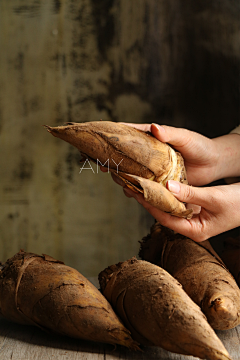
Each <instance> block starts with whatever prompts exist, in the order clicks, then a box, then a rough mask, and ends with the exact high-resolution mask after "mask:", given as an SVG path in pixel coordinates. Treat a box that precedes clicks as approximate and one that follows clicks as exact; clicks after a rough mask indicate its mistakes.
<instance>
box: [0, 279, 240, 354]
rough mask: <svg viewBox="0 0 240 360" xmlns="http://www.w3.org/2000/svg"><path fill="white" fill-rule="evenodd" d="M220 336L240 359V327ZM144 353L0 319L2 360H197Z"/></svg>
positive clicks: (149, 350)
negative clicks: (53, 333)
mask: <svg viewBox="0 0 240 360" xmlns="http://www.w3.org/2000/svg"><path fill="white" fill-rule="evenodd" d="M90 280H93V279H90ZM92 282H94V280H93V281H92ZM217 335H218V336H219V338H220V339H221V340H222V342H223V344H224V345H225V347H226V349H227V350H228V352H229V354H230V355H231V356H232V358H233V360H240V326H238V327H236V328H234V329H232V330H227V331H217ZM142 350H143V352H133V351H129V350H128V349H127V348H125V347H123V346H117V347H116V348H114V346H113V345H108V344H100V343H94V342H88V341H84V340H77V339H72V338H68V337H63V336H58V335H52V334H51V335H49V334H47V333H45V332H43V331H42V330H41V329H39V328H37V327H34V326H24V325H18V324H15V323H12V322H10V321H8V320H6V319H4V318H1V317H0V360H54V359H55V360H110V359H122V360H123V359H124V360H130V359H133V360H135V359H136V360H155V359H161V360H194V359H195V360H196V359H197V358H195V357H192V356H183V355H179V354H173V353H170V352H168V351H165V350H163V349H161V348H159V347H142Z"/></svg>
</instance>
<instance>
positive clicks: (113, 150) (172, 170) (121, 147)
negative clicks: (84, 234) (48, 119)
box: [45, 121, 192, 218]
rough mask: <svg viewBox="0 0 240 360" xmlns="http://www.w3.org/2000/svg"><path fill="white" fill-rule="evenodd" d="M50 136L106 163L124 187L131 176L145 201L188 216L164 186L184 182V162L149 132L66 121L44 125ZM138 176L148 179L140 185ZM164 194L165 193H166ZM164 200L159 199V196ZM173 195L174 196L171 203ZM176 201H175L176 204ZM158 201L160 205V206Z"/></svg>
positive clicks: (102, 123)
mask: <svg viewBox="0 0 240 360" xmlns="http://www.w3.org/2000/svg"><path fill="white" fill-rule="evenodd" d="M45 127H46V128H47V130H48V131H49V132H50V133H51V134H52V135H54V136H56V137H59V138H60V139H62V140H65V141H67V142H69V143H70V144H72V145H73V146H75V147H76V148H77V149H78V150H79V151H80V153H81V154H82V156H83V159H88V160H92V161H94V162H95V163H97V164H98V165H103V164H105V165H106V164H108V163H107V161H108V159H109V169H110V171H112V172H114V173H115V174H116V175H118V173H119V174H120V175H121V177H122V178H126V179H127V180H128V181H126V186H128V187H131V183H132V181H133V183H134V179H133V178H130V177H129V176H130V175H135V176H136V177H137V178H138V180H137V183H138V184H139V185H140V189H138V187H137V189H136V191H140V192H141V189H143V195H144V196H146V200H147V199H148V198H149V194H153V193H154V196H153V195H151V196H150V197H151V204H152V205H153V206H155V205H156V206H157V207H158V208H160V209H161V210H163V211H165V210H164V209H165V208H166V203H167V209H168V212H169V213H170V214H172V215H176V216H180V217H187V218H190V217H191V216H192V210H186V208H185V205H184V204H183V203H180V202H179V200H177V199H175V198H174V197H173V196H171V195H169V194H170V192H169V191H168V190H167V189H166V182H167V181H168V180H171V179H172V180H176V181H180V182H182V183H187V177H186V171H185V167H184V161H183V158H182V156H181V154H180V153H177V152H175V151H174V150H173V149H172V148H171V147H170V146H169V145H168V144H165V143H162V142H160V141H159V140H157V139H156V138H154V137H153V136H152V135H151V134H149V133H145V132H143V131H140V130H137V129H135V128H133V127H130V126H127V125H124V124H119V123H114V122H111V121H95V122H87V123H68V124H67V125H66V126H58V127H51V126H48V125H45ZM141 178H143V179H148V180H149V181H150V182H148V183H147V185H145V183H144V184H140V181H141V182H142V180H140V179H141ZM156 183H160V184H162V185H163V186H164V187H165V189H166V191H164V193H163V192H161V194H160V195H158V192H156V188H155V187H156ZM166 194H167V196H166ZM165 196H166V198H165V200H164V201H162V199H163V197H165ZM173 198H174V199H175V200H174V202H173ZM176 203H179V204H178V205H176ZM161 204H163V206H162V207H161Z"/></svg>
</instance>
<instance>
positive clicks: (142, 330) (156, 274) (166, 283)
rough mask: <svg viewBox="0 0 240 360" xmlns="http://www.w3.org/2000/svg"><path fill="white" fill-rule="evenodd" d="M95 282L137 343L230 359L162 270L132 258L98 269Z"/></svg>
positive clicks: (196, 310) (196, 309)
mask: <svg viewBox="0 0 240 360" xmlns="http://www.w3.org/2000/svg"><path fill="white" fill-rule="evenodd" d="M99 282H100V285H101V289H102V292H103V294H104V295H105V296H106V298H107V299H108V301H109V302H110V303H111V304H112V306H113V308H114V310H115V311H116V312H117V314H118V315H119V316H120V317H121V319H122V320H123V322H124V324H125V326H126V327H127V328H128V329H129V330H130V331H131V333H132V337H133V338H134V339H135V340H136V341H138V342H140V343H141V344H144V345H155V346H160V347H162V348H164V349H166V350H168V351H172V352H175V353H179V354H185V355H193V356H197V357H200V358H201V359H210V360H227V359H229V358H230V357H229V354H228V352H227V351H226V349H225V348H224V346H223V344H222V343H221V341H220V340H219V338H218V337H217V335H216V334H215V332H214V330H213V329H212V328H211V326H210V325H209V324H208V322H207V319H206V317H205V316H204V315H203V313H202V312H201V310H200V308H199V307H198V306H197V305H196V304H195V303H194V302H193V301H192V300H191V299H190V297H189V296H188V295H187V294H186V293H185V291H184V290H183V289H182V286H181V285H180V284H179V282H178V281H177V280H176V279H174V278H173V277H172V276H171V275H170V274H168V273H167V272H166V271H165V270H163V269H161V268H160V267H158V266H156V265H153V264H150V263H148V262H147V261H139V260H137V259H136V258H132V259H130V260H128V261H125V262H123V263H119V264H116V265H112V266H110V267H108V268H107V269H105V270H104V271H102V272H101V273H100V274H99Z"/></svg>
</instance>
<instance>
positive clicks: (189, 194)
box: [167, 180, 207, 207]
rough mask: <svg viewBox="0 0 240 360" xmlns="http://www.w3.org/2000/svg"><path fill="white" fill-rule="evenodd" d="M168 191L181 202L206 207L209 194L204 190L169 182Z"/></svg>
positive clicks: (172, 181)
mask: <svg viewBox="0 0 240 360" xmlns="http://www.w3.org/2000/svg"><path fill="white" fill-rule="evenodd" d="M167 189H168V190H169V191H171V193H172V194H173V195H174V196H175V197H176V198H177V199H178V200H180V201H182V202H185V203H190V204H195V205H199V206H203V207H204V206H205V205H206V200H207V194H206V191H205V189H204V188H198V187H194V186H189V185H185V184H181V183H180V182H178V181H174V180H169V181H168V182H167Z"/></svg>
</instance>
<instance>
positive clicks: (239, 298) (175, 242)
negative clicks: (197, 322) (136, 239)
mask: <svg viewBox="0 0 240 360" xmlns="http://www.w3.org/2000/svg"><path fill="white" fill-rule="evenodd" d="M139 256H140V258H141V259H143V260H146V261H149V262H151V263H153V264H155V265H158V266H160V267H162V268H163V269H165V270H166V271H168V272H169V273H170V274H171V275H172V276H173V277H175V278H176V279H177V280H178V281H179V282H180V283H181V284H182V286H183V289H184V290H185V291H186V293H187V294H188V295H189V296H190V298H191V299H192V300H193V301H194V302H195V303H196V304H197V305H198V306H200V307H201V309H202V311H203V313H204V314H205V315H206V317H207V319H208V322H209V324H210V325H211V326H212V327H213V328H214V329H218V330H226V329H231V328H233V327H235V326H237V325H239V324H240V290H239V288H238V286H237V284H236V282H235V280H234V278H233V276H232V275H231V274H230V272H229V271H228V269H227V268H226V266H225V265H224V263H223V261H222V260H221V259H220V257H219V256H218V255H217V254H216V252H215V251H214V250H213V248H212V246H211V245H210V242H209V241H203V242H201V243H196V242H195V241H193V240H191V239H188V238H186V237H185V236H183V235H180V234H177V233H174V232H173V231H172V230H170V229H167V228H166V227H163V226H161V225H160V224H159V223H156V224H155V225H154V226H153V227H152V228H151V232H150V234H149V235H148V236H146V237H145V238H143V240H142V243H141V249H140V251H139Z"/></svg>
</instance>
